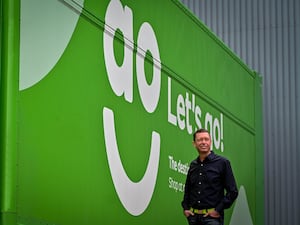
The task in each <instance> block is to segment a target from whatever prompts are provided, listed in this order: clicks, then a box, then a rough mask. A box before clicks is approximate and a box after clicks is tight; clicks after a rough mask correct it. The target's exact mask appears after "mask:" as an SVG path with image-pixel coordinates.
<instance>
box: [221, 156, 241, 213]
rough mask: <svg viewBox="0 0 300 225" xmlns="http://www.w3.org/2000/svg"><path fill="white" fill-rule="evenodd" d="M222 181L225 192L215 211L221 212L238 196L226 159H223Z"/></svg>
mask: <svg viewBox="0 0 300 225" xmlns="http://www.w3.org/2000/svg"><path fill="white" fill-rule="evenodd" d="M223 182H224V188H225V190H226V193H225V196H224V198H223V200H222V201H221V202H220V203H219V204H218V205H217V207H216V211H217V212H222V211H223V210H224V209H228V208H229V207H230V206H231V205H232V204H233V202H234V201H235V199H236V198H237V196H238V189H237V186H236V182H235V178H234V175H233V172H232V168H231V165H230V162H229V161H228V160H226V161H225V168H224V180H223Z"/></svg>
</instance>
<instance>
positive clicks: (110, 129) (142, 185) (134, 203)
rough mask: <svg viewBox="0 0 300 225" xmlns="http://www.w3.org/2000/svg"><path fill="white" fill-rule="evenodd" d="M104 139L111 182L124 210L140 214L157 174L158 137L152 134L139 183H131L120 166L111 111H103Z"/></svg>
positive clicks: (151, 191)
mask: <svg viewBox="0 0 300 225" xmlns="http://www.w3.org/2000/svg"><path fill="white" fill-rule="evenodd" d="M103 123H104V137H105V145H106V153H107V158H108V163H109V168H110V172H111V176H112V180H113V183H114V186H115V189H116V192H117V194H118V196H119V199H120V201H121V203H122V204H123V206H124V207H125V209H126V210H127V211H128V212H129V213H130V214H132V215H134V216H138V215H140V214H142V213H143V212H144V211H145V210H146V208H147V206H148V205H149V203H150V200H151V198H152V195H153V191H154V187H155V183H156V177H157V172H158V164H159V154H160V136H159V134H158V133H156V132H154V131H153V132H152V142H151V152H150V158H149V162H148V165H147V169H146V172H145V174H144V176H143V178H142V179H141V180H140V181H139V182H136V183H135V182H132V181H131V180H130V179H129V178H128V176H127V174H126V172H125V170H124V167H123V165H122V162H121V158H120V154H119V150H118V145H117V140H116V131H115V125H114V114H113V111H112V110H110V109H108V108H104V109H103Z"/></svg>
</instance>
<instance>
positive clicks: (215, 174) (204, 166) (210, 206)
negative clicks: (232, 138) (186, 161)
mask: <svg viewBox="0 0 300 225" xmlns="http://www.w3.org/2000/svg"><path fill="white" fill-rule="evenodd" d="M193 145H194V147H195V148H196V149H197V151H198V154H199V156H198V157H197V158H196V159H195V160H193V161H192V162H191V164H190V168H189V171H188V174H187V178H186V183H185V190H184V197H183V201H182V204H181V205H182V207H183V210H184V215H185V217H186V218H187V220H188V222H189V225H222V224H223V219H224V209H227V208H229V207H230V206H231V205H232V204H233V202H234V200H235V199H236V198H237V196H238V189H237V186H236V182H235V178H234V175H233V172H232V169H231V165H230V162H229V160H227V159H226V158H224V157H222V156H219V155H216V154H215V153H214V152H213V151H211V137H210V134H209V132H208V131H207V130H205V129H200V130H197V131H196V132H195V133H194V135H193ZM224 191H226V192H225V193H224Z"/></svg>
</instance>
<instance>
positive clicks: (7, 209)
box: [0, 0, 19, 225]
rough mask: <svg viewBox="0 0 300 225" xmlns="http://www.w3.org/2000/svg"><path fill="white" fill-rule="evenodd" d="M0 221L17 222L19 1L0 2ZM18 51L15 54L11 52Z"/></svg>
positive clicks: (5, 224) (4, 222)
mask: <svg viewBox="0 0 300 225" xmlns="http://www.w3.org/2000/svg"><path fill="white" fill-rule="evenodd" d="M0 4H1V6H0V9H1V13H0V14H1V15H0V18H1V22H0V23H1V28H0V34H1V37H0V40H1V44H0V45H1V57H0V58H1V62H0V64H1V65H0V69H1V72H0V73H1V74H0V129H1V130H0V178H1V179H0V195H1V196H0V201H1V202H0V203H1V206H0V207H1V214H0V224H1V225H2V224H3V225H7V224H9V225H10V224H11V225H14V224H15V222H16V210H17V209H16V207H17V206H16V186H17V183H16V179H17V177H16V173H17V161H16V158H17V144H18V141H17V100H18V97H17V94H18V83H17V81H18V74H19V71H18V68H19V67H18V62H19V54H18V51H19V26H18V18H19V5H18V1H6V0H3V1H1V2H0ZM14 53H17V54H14Z"/></svg>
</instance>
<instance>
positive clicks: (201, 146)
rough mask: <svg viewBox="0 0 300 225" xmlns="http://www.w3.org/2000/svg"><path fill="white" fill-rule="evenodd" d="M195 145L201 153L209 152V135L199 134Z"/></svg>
mask: <svg viewBox="0 0 300 225" xmlns="http://www.w3.org/2000/svg"><path fill="white" fill-rule="evenodd" d="M193 144H194V146H195V148H196V149H197V150H198V152H199V153H207V152H209V151H210V146H211V139H210V136H209V133H206V132H203V133H197V134H196V137H195V141H194V142H193Z"/></svg>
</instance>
